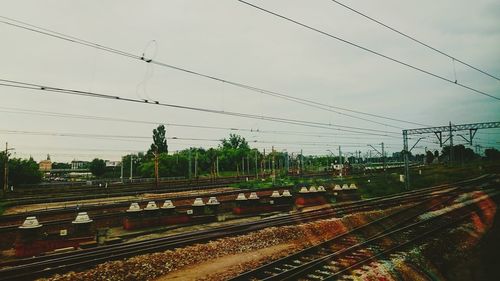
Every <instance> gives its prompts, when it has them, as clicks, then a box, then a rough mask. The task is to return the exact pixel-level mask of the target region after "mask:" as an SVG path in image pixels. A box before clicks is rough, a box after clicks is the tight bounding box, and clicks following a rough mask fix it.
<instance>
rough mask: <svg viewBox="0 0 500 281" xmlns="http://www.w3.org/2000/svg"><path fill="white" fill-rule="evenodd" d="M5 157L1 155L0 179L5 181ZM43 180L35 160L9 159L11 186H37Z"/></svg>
mask: <svg viewBox="0 0 500 281" xmlns="http://www.w3.org/2000/svg"><path fill="white" fill-rule="evenodd" d="M4 157H5V155H4V154H3V153H0V178H1V179H2V183H3V179H4V176H5V175H4V159H5V158H4ZM41 180H42V173H41V172H40V171H39V169H38V164H37V163H36V162H35V160H33V158H29V159H28V160H26V159H20V158H11V159H9V185H13V186H18V185H20V184H35V183H39V182H40V181H41Z"/></svg>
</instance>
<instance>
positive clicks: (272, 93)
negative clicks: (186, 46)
mask: <svg viewBox="0 0 500 281" xmlns="http://www.w3.org/2000/svg"><path fill="white" fill-rule="evenodd" d="M0 18H4V19H7V20H10V21H14V22H17V23H21V24H24V25H26V26H27V27H26V26H22V25H19V24H14V23H10V22H6V21H1V20H0V23H4V24H7V25H10V26H13V27H17V28H21V29H25V30H28V31H32V32H36V33H41V34H43V35H47V36H50V37H54V38H57V39H61V40H65V41H69V42H72V43H76V44H81V45H84V46H88V47H92V48H96V49H99V50H102V51H106V52H110V53H114V54H118V55H122V56H125V57H128V58H132V59H137V60H141V61H144V62H146V63H152V64H156V65H159V66H163V67H167V68H170V69H174V70H177V71H181V72H184V73H188V74H192V75H195V76H199V77H203V78H207V79H211V80H214V81H218V82H221V83H226V84H230V85H233V86H236V87H239V88H243V89H247V90H250V91H254V92H258V93H261V94H264V95H268V96H274V97H277V98H281V99H285V100H288V101H293V102H296V103H299V104H303V105H307V106H310V107H314V108H317V109H321V110H326V111H330V112H334V113H337V114H341V115H345V116H348V117H351V118H355V119H360V120H363V121H367V122H371V123H376V124H382V125H385V126H390V127H395V128H398V129H401V127H396V126H393V125H390V124H387V123H382V122H378V121H374V120H370V119H366V118H362V117H359V116H353V115H350V114H347V113H344V112H338V111H336V110H333V109H337V110H342V111H346V112H351V113H356V114H360V115H365V116H370V117H376V118H381V119H386V120H390V121H395V122H402V123H407V124H412V125H418V126H429V125H426V124H421V123H416V122H411V121H406V120H401V119H397V118H393V117H386V116H382V115H378V114H373V113H366V112H362V111H357V110H352V109H348V108H343V107H338V106H332V105H325V104H324V103H319V102H315V101H312V100H307V99H303V98H297V97H293V96H290V95H286V94H282V93H278V92H275V91H269V90H265V89H262V88H258V87H254V86H250V85H246V84H242V83H238V82H233V81H229V80H226V79H223V78H219V77H215V76H212V75H208V74H204V73H201V72H197V71H193V70H189V69H186V68H183V67H178V66H174V65H171V64H167V63H164V62H160V61H156V60H154V59H153V58H150V59H148V58H144V56H137V55H134V54H131V53H127V52H125V51H121V50H117V49H114V48H110V47H106V46H103V45H101V44H97V43H94V42H90V41H86V40H83V39H80V38H77V37H74V36H70V35H66V34H63V33H60V32H56V31H52V30H49V29H46V28H42V27H38V26H35V25H32V24H29V23H26V22H23V21H19V20H15V19H12V18H7V17H4V16H0ZM37 29H39V30H37Z"/></svg>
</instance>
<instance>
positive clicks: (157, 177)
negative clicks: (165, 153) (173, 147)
mask: <svg viewBox="0 0 500 281" xmlns="http://www.w3.org/2000/svg"><path fill="white" fill-rule="evenodd" d="M154 155H155V181H156V188H159V187H160V175H159V171H158V170H159V169H158V166H159V163H158V162H159V161H158V158H159V157H158V148H157V149H156V150H155V154H154Z"/></svg>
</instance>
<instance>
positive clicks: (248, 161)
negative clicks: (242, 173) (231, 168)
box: [247, 154, 250, 175]
mask: <svg viewBox="0 0 500 281" xmlns="http://www.w3.org/2000/svg"><path fill="white" fill-rule="evenodd" d="M247 175H250V158H249V157H248V154H247Z"/></svg>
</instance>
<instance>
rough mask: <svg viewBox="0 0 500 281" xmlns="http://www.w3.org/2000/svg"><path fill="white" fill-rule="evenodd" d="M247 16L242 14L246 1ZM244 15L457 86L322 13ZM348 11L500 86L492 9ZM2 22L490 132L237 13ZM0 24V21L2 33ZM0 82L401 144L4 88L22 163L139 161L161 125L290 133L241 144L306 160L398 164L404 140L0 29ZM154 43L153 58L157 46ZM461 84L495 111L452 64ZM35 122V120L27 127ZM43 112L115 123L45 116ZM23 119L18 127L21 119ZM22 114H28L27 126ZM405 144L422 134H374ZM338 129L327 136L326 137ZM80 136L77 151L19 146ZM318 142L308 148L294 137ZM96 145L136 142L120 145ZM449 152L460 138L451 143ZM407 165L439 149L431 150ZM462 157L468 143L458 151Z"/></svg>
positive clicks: (396, 4) (444, 70) (162, 4)
mask: <svg viewBox="0 0 500 281" xmlns="http://www.w3.org/2000/svg"><path fill="white" fill-rule="evenodd" d="M249 1H250V0H249ZM250 2H252V3H254V4H257V5H260V6H262V7H265V8H267V9H270V10H272V11H275V12H278V13H281V14H284V15H286V16H289V17H291V18H293V19H296V20H299V21H301V22H304V23H307V24H309V25H312V26H314V27H316V28H318V29H321V30H324V31H327V32H329V33H331V34H333V35H336V36H339V37H341V38H344V39H346V40H350V41H353V42H355V43H357V44H360V45H362V46H365V47H368V48H371V49H373V50H375V51H377V52H381V53H383V54H385V55H388V56H391V57H394V58H396V59H399V60H402V61H404V62H407V63H410V64H412V65H415V66H417V67H421V68H423V69H426V70H429V71H431V72H434V73H436V74H438V75H441V76H444V77H446V78H449V79H452V80H455V76H454V71H453V63H452V60H451V59H449V58H447V57H445V56H442V55H439V54H436V53H435V52H432V51H431V50H429V49H426V48H424V47H422V46H420V45H417V44H416V43H414V42H412V41H410V40H408V39H406V38H403V37H401V36H399V35H397V34H395V33H394V32H391V31H389V30H387V29H384V28H383V27H381V26H379V25H376V24H374V23H373V22H370V21H368V20H366V19H364V18H362V17H360V16H359V15H356V14H354V13H352V12H350V11H348V10H346V9H345V8H342V7H340V6H338V5H337V4H335V3H333V2H331V1H329V0H316V1H304V0H303V1H290V0H288V1H285V0H280V1H278V0H276V1H258V0H251V1H250ZM345 3H346V4H348V5H350V6H352V7H353V8H356V9H359V10H360V11H362V12H364V13H366V14H368V15H370V16H372V17H374V18H376V19H379V20H381V21H383V22H384V23H386V24H389V25H391V26H393V27H395V28H397V29H399V30H401V31H403V32H406V33H408V34H410V35H413V36H415V37H416V38H418V39H420V40H422V41H424V42H426V43H429V44H430V45H432V46H434V47H437V48H439V49H441V50H443V51H445V52H447V53H449V54H452V55H454V56H456V57H457V58H459V59H462V60H464V61H466V62H469V63H470V64H472V65H474V66H477V67H479V68H481V69H484V70H486V71H488V72H490V73H492V74H494V75H496V76H497V77H498V76H500V47H499V46H500V2H498V1H490V0H478V1H451V0H449V1H430V0H423V1H396V0H380V1H358V0H356V1H345ZM0 7H1V9H0V15H1V16H4V17H9V18H13V19H16V20H20V21H25V22H28V23H30V24H33V25H36V26H40V27H44V28H47V29H51V30H54V31H57V32H61V33H64V34H68V35H72V36H75V37H78V38H82V39H85V40H89V41H92V42H96V43H99V44H102V45H105V46H109V47H112V48H116V49H120V50H123V51H126V52H130V53H133V54H136V55H141V54H142V53H143V52H145V55H146V57H152V58H154V59H155V60H156V61H161V62H165V63H168V64H171V65H175V66H179V67H183V68H187V69H190V70H194V71H198V72H201V73H204V74H208V75H213V76H217V77H220V78H224V79H227V80H230V81H234V82H239V83H245V84H249V85H252V86H256V87H260V88H264V89H267V90H272V91H277V92H279V93H283V94H287V95H291V96H294V97H300V98H303V99H309V100H314V101H317V102H320V103H321V104H327V105H333V106H338V107H343V108H349V109H353V110H357V111H362V112H368V113H373V114H378V115H384V116H388V117H394V118H398V119H403V120H408V121H413V122H417V123H421V124H426V125H433V126H434V125H435V126H438V125H446V124H448V122H449V121H451V122H453V123H455V124H462V123H474V122H487V121H500V101H498V100H495V99H492V98H488V97H485V96H482V95H477V94H474V93H472V92H471V91H470V90H466V89H463V88H460V87H458V86H456V85H453V84H450V83H447V82H444V81H441V80H439V79H436V78H433V77H430V76H428V75H425V74H422V73H419V72H416V71H414V70H410V69H408V68H405V67H403V66H401V65H398V64H395V63H393V62H390V61H388V60H385V59H383V58H380V57H377V56H374V55H373V54H369V53H367V52H364V51H362V50H359V49H356V48H353V47H351V46H348V45H346V44H344V43H341V42H339V41H336V40H333V39H331V38H328V37H325V36H323V35H320V34H318V33H314V32H312V31H310V30H306V29H304V28H301V27H299V26H296V25H293V24H291V23H289V22H285V21H283V20H281V19H279V18H276V17H273V16H271V15H269V14H264V13H262V12H260V11H258V10H256V9H254V8H251V7H249V6H247V5H244V4H241V3H239V2H237V1H234V0H218V1H206V0H178V1H172V0H167V1H165V0H163V1H123V0H120V1H93V0H87V1H67V0H66V1H62V0H61V1H20V0H16V1H3V0H2V1H0ZM2 20H4V19H2ZM0 38H1V44H0V79H11V80H19V81H25V82H30V83H37V84H44V85H49V86H55V87H65V88H71V89H77V90H85V91H93V92H97V93H104V94H113V95H119V96H124V97H130V98H145V99H152V100H159V101H162V102H167V103H173V104H179V105H189V106H196V107H203V108H209V109H214V110H223V111H233V112H242V113H250V114H256V115H267V116H274V117H282V118H289V119H300V120H307V121H313V122H320V123H328V124H332V125H343V126H354V127H362V128H370V129H376V130H383V131H391V132H395V133H397V134H396V135H394V136H395V137H380V136H373V135H353V133H349V132H341V131H336V130H329V129H321V128H311V127H303V126H297V125H289V124H282V123H273V122H269V121H263V120H254V119H244V118H238V117H229V116H224V115H219V114H213V113H201V112H193V111H187V110H181V109H172V108H165V107H158V106H153V105H146V104H144V105H143V104H128V103H125V102H119V101H109V100H99V99H93V98H88V97H75V96H63V95H57V94H53V93H48V92H40V91H30V90H25V89H14V88H6V87H0V98H1V99H0V100H1V103H0V142H1V143H3V144H2V146H3V145H4V143H5V142H6V141H8V142H9V144H10V145H12V146H13V147H15V152H16V154H15V155H16V156H17V157H27V156H29V155H32V156H33V157H34V158H35V159H36V160H40V159H42V158H44V157H45V155H46V154H47V153H49V154H50V155H51V156H52V159H53V160H56V161H71V160H72V159H82V160H88V159H92V158H94V157H101V158H105V159H111V160H118V159H120V155H122V154H125V153H129V152H135V151H144V150H146V149H147V148H148V146H149V143H150V142H151V141H150V139H147V138H148V137H150V136H151V131H152V130H153V129H154V128H155V127H156V123H160V122H164V123H178V124H191V125H202V126H219V127H227V128H243V129H259V130H267V131H280V132H282V131H293V132H294V134H293V135H292V134H286V135H285V134H282V133H281V134H270V133H265V134H264V133H251V132H237V131H233V132H236V133H240V134H241V135H243V136H244V137H246V138H247V140H249V141H255V140H257V141H260V142H257V143H252V144H251V145H252V146H253V147H258V148H259V149H264V148H266V150H267V151H269V150H270V149H271V146H272V145H273V144H274V146H275V148H276V149H278V150H284V149H286V150H287V151H288V152H294V153H296V152H298V151H300V149H303V150H304V153H306V154H328V152H327V150H328V149H330V150H332V151H333V152H334V153H337V152H338V145H339V144H340V145H342V147H343V148H342V150H343V151H345V152H349V151H350V152H353V151H355V150H361V151H362V152H363V153H366V152H367V151H368V150H369V149H370V148H369V147H368V146H367V144H372V145H374V146H375V147H380V145H379V143H381V142H384V143H385V144H386V148H387V150H388V151H389V152H393V151H400V150H401V148H402V139H401V137H400V135H401V129H398V128H393V127H390V126H386V125H378V124H374V123H370V122H367V121H364V120H359V119H354V118H351V117H348V116H344V115H340V114H337V113H333V112H327V111H323V110H319V109H315V108H311V107H307V106H304V105H302V104H297V103H293V102H290V101H285V100H282V99H278V98H274V97H270V96H265V95H263V94H259V93H256V92H252V91H249V90H244V89H241V88H237V87H234V86H231V85H228V84H225V83H221V82H215V81H212V80H209V79H205V78H201V77H197V76H193V75H190V74H186V73H183V72H179V71H176V70H173V69H169V68H165V67H161V66H157V65H151V64H147V63H145V62H141V61H138V60H133V59H129V58H126V57H123V56H119V55H114V54H110V53H106V52H103V51H100V50H96V49H93V48H89V47H85V46H81V45H76V44H73V43H70V42H65V41H61V40H58V39H55V38H50V37H48V36H45V35H41V34H37V33H33V32H29V31H25V30H22V29H18V28H14V27H12V26H8V25H5V24H2V23H0ZM153 40H154V42H153ZM455 67H456V76H457V77H456V79H457V80H458V82H460V83H463V84H466V85H469V86H471V87H473V88H476V89H478V90H481V91H484V92H487V93H489V94H492V95H494V96H497V97H500V82H499V81H497V80H495V79H492V78H490V77H487V76H485V75H483V74H480V73H478V72H476V71H474V70H471V69H470V68H467V67H465V66H463V65H461V64H459V63H456V64H455ZM35 111H38V112H35ZM39 111H43V112H52V113H65V114H78V115H85V116H98V117H111V118H119V119H126V120H140V121H148V122H150V123H132V122H125V121H123V120H122V121H121V122H118V121H110V120H89V119H81V118H79V119H78V118H67V117H61V116H47V114H46V113H43V114H40V112H39ZM22 112H24V113H22ZM26 112H28V113H29V114H25V113H26ZM356 116H359V117H363V118H368V119H370V120H372V121H377V122H382V123H387V124H390V125H392V126H396V127H402V128H415V127H418V126H417V125H412V124H405V123H399V122H393V121H388V120H384V119H377V118H374V117H367V116H363V115H356ZM332 128H333V127H332ZM12 131H24V132H43V133H49V134H55V133H57V134H74V133H79V134H90V135H94V136H93V137H86V138H77V137H62V136H49V135H29V134H26V133H13V132H12ZM229 133H230V131H228V130H215V129H201V128H189V127H177V126H167V134H168V136H169V137H178V138H203V139H214V140H216V139H221V138H223V137H227V136H228V134H229ZM303 133H312V134H310V135H307V136H305V135H300V134H303ZM100 135H113V136H123V135H126V136H135V137H145V138H142V139H141V138H135V139H128V138H127V139H118V137H115V138H112V139H110V138H104V137H100ZM457 139H458V137H457ZM499 139H500V130H499V129H496V130H488V131H484V132H482V133H481V134H479V133H478V139H477V141H478V142H479V144H481V145H483V146H497V147H498V146H500V145H499V143H498V141H499ZM425 141H426V142H422V143H420V144H419V145H418V148H417V149H416V152H421V151H423V150H424V149H425V147H428V149H435V148H436V147H437V146H436V145H435V144H433V143H432V141H435V139H433V138H432V136H429V138H428V139H427V140H425ZM462 142H463V141H462ZM168 144H169V148H170V150H171V151H175V150H180V149H183V148H186V147H189V146H201V147H206V148H207V147H213V146H217V144H218V143H217V142H216V141H201V140H170V141H169V142H168Z"/></svg>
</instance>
